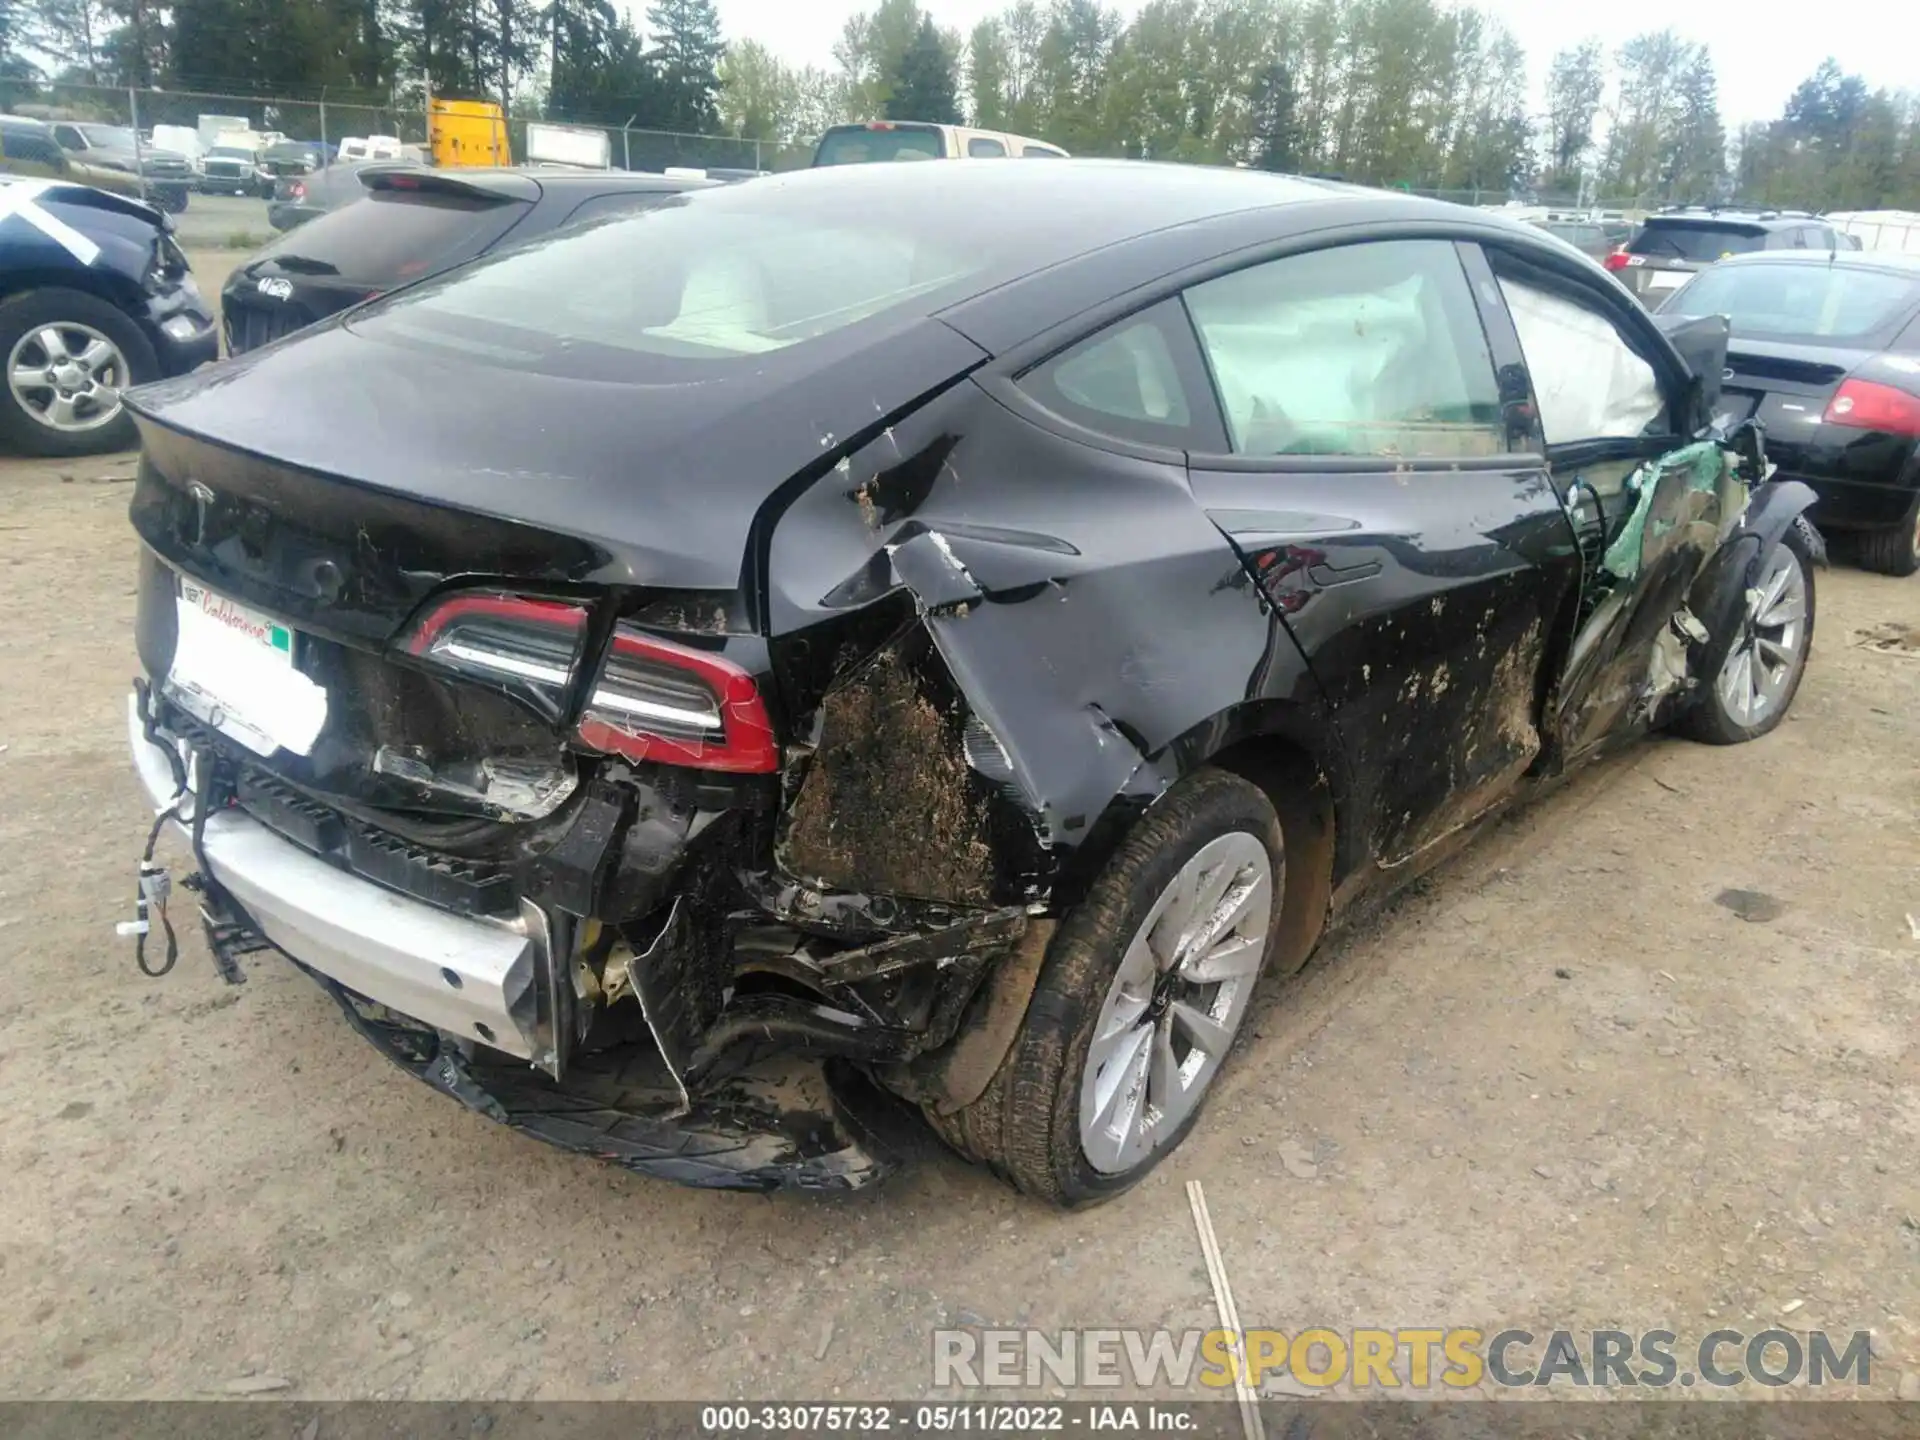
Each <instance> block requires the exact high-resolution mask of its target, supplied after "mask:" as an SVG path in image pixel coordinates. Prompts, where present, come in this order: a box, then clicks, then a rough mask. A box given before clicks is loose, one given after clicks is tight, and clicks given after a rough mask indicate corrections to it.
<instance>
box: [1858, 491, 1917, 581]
mask: <svg viewBox="0 0 1920 1440" xmlns="http://www.w3.org/2000/svg"><path fill="white" fill-rule="evenodd" d="M1860 563H1861V565H1863V566H1864V567H1865V568H1867V569H1868V570H1878V571H1879V572H1880V573H1881V574H1882V575H1911V574H1913V573H1914V572H1915V571H1916V570H1920V501H1916V502H1915V504H1914V507H1913V513H1912V514H1911V515H1909V516H1907V518H1906V519H1905V520H1903V521H1901V522H1900V523H1899V524H1898V525H1889V526H1887V527H1886V528H1884V529H1881V530H1869V531H1867V532H1866V534H1864V535H1862V536H1861V537H1860Z"/></svg>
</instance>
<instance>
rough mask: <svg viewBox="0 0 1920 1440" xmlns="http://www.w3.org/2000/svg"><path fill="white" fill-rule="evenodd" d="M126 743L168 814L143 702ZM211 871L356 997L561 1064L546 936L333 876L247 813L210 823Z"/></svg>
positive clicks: (534, 924) (270, 930) (539, 928)
mask: <svg viewBox="0 0 1920 1440" xmlns="http://www.w3.org/2000/svg"><path fill="white" fill-rule="evenodd" d="M127 741H128V744H129V745H130V746H131V747H132V750H133V759H134V765H135V766H136V768H137V769H138V770H139V772H140V780H141V783H142V784H143V785H145V786H146V789H147V793H148V794H149V795H150V796H151V797H152V799H153V804H154V805H155V806H156V807H158V806H161V805H164V804H166V803H167V801H168V800H169V799H171V798H172V796H173V793H174V778H173V768H172V766H171V764H170V763H169V762H168V759H167V753H166V751H164V750H163V749H161V748H160V747H159V746H157V745H155V744H154V743H153V742H152V741H150V740H149V739H147V736H146V731H145V727H144V725H143V724H142V722H141V716H140V702H139V697H138V696H130V697H129V699H128V703H127ZM202 843H203V846H204V850H205V856H206V863H207V866H208V868H209V869H211V870H212V871H213V878H214V879H216V880H218V881H219V882H220V884H221V886H222V887H223V888H225V890H226V891H227V893H228V894H230V895H231V896H232V897H233V899H234V901H235V902H236V903H237V904H239V905H240V906H241V907H242V908H243V909H244V910H245V911H246V915H247V918H248V919H249V920H250V921H252V923H253V925H254V926H255V927H256V928H257V929H258V930H259V931H260V933H261V935H262V936H263V937H264V938H265V939H267V940H268V941H270V942H272V944H273V945H274V946H275V947H277V948H278V949H280V950H282V951H284V952H285V953H286V954H287V955H289V956H291V957H292V958H294V959H295V960H298V961H299V962H300V963H301V964H302V965H304V966H306V967H308V968H309V969H311V970H313V971H315V972H318V973H319V974H322V975H325V976H328V977H330V978H331V979H333V980H335V981H337V982H339V983H340V984H341V985H344V986H346V987H347V988H348V989H350V990H352V991H354V992H355V993H357V994H360V995H365V996H368V997H369V998H371V999H373V1000H377V1001H379V1002H380V1003H381V1004H382V1005H385V1006H387V1007H389V1008H391V1009H393V1010H395V1011H398V1012H399V1013H401V1014H403V1015H408V1016H412V1017H413V1018H415V1019H416V1020H419V1021H421V1022H422V1023H424V1024H426V1025H429V1026H432V1027H433V1028H435V1029H438V1030H444V1031H446V1032H447V1033H449V1034H452V1035H458V1036H461V1037H462V1038H465V1039H470V1040H475V1041H478V1042H480V1043H483V1044H486V1045H490V1046H492V1047H494V1048H495V1049H497V1050H503V1051H505V1052H506V1053H507V1054H509V1055H514V1056H518V1057H519V1058H520V1059H522V1060H527V1061H531V1062H532V1063H534V1064H546V1063H551V1058H550V1050H551V1046H550V1045H548V1044H547V1043H546V1042H545V1040H544V1038H543V1034H542V1032H543V1028H544V1027H543V1026H542V1024H541V1006H540V1003H539V1001H540V997H539V984H538V980H539V976H540V974H541V972H542V971H543V970H544V969H545V968H546V967H545V963H544V961H545V955H544V947H545V945H546V943H547V939H546V936H547V930H546V926H545V925H544V923H542V921H541V917H540V916H539V915H538V914H537V913H536V914H534V915H526V914H524V913H523V915H522V917H521V918H520V919H519V920H518V921H515V922H513V923H511V924H492V923H488V922H485V921H479V920H470V919H466V918H464V917H462V916H459V915H453V914H449V913H448V912H446V911H444V910H437V909H435V908H433V907H432V906H430V905H424V904H422V903H421V902H420V901H418V900H414V899H410V898H409V897H407V896H405V895H399V894H396V893H394V892H393V891H391V890H385V889H382V888H381V887H380V886H378V885H375V884H374V883H372V882H371V881H369V880H363V879H361V878H360V877H359V876H357V875H350V874H348V873H346V872H345V871H342V870H338V869H335V868H334V867H333V866H332V865H329V864H327V863H326V862H325V861H324V860H321V859H320V858H318V857H317V856H315V855H312V854H309V853H308V852H307V851H305V850H302V849H301V848H300V847H299V846H297V845H295V844H294V843H293V842H292V841H290V840H286V839H284V838H282V837H281V836H279V835H276V834H275V833H274V832H273V831H271V830H269V829H268V828H267V827H266V826H264V825H262V824H261V823H260V822H259V821H258V820H255V819H253V818H252V817H251V816H249V815H246V814H243V813H242V812H240V811H238V810H222V811H220V812H218V813H217V814H210V815H208V817H207V823H206V826H205V829H204V831H203V833H202Z"/></svg>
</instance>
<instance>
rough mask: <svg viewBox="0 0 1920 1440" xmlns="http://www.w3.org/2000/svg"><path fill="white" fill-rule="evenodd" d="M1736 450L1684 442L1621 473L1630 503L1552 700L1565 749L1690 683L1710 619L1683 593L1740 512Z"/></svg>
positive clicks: (1650, 712)
mask: <svg viewBox="0 0 1920 1440" xmlns="http://www.w3.org/2000/svg"><path fill="white" fill-rule="evenodd" d="M1739 461H1740V457H1739V455H1738V454H1737V453H1736V452H1735V451H1734V450H1732V449H1730V448H1728V447H1727V446H1726V445H1724V444H1722V443H1720V442H1719V441H1718V440H1717V439H1707V440H1702V441H1698V442H1695V443H1694V444H1691V445H1687V446H1683V447H1682V448H1680V449H1678V450H1674V451H1671V452H1669V453H1668V454H1666V455H1663V456H1661V457H1660V458H1659V459H1657V460H1655V461H1652V462H1650V463H1649V464H1647V465H1644V466H1642V467H1641V468H1640V469H1638V470H1636V471H1635V472H1634V473H1633V474H1631V475H1630V476H1628V477H1627V481H1626V490H1627V493H1629V494H1630V495H1631V496H1632V497H1633V502H1632V506H1631V508H1630V509H1629V510H1628V511H1627V513H1626V515H1625V516H1624V518H1623V519H1622V520H1621V522H1620V523H1619V527H1618V529H1617V531H1616V533H1615V534H1614V535H1613V536H1612V538H1611V539H1609V540H1608V541H1607V543H1606V545H1605V547H1604V549H1603V550H1602V552H1601V555H1600V558H1599V563H1598V564H1597V565H1596V566H1595V567H1594V571H1593V573H1592V575H1591V577H1590V579H1589V581H1588V585H1587V589H1586V593H1585V594H1584V595H1583V596H1582V603H1581V606H1580V621H1579V628H1578V630H1577V631H1576V632H1575V635H1574V638H1573V641H1572V644H1571V646H1570V648H1569V651H1568V656H1567V664H1566V668H1565V672H1564V675H1563V678H1562V680H1561V682H1560V688H1559V693H1558V696H1557V697H1556V701H1555V706H1554V720H1553V729H1554V734H1555V737H1556V741H1557V751H1558V754H1559V756H1560V757H1561V758H1562V759H1564V758H1568V757H1571V756H1573V755H1576V754H1578V753H1579V752H1580V751H1581V750H1584V749H1586V748H1588V747H1589V746H1591V745H1593V744H1596V743H1598V742H1599V741H1601V740H1603V739H1605V738H1607V737H1609V736H1611V735H1614V734H1616V733H1618V722H1619V721H1620V720H1621V719H1622V718H1623V717H1625V718H1626V719H1628V721H1629V722H1630V723H1634V724H1638V723H1645V722H1649V721H1651V720H1652V719H1653V718H1654V717H1655V715H1656V713H1657V711H1658V710H1659V709H1660V708H1661V707H1662V706H1663V705H1665V704H1667V703H1669V702H1670V701H1671V700H1672V699H1673V698H1674V697H1676V696H1678V695H1681V694H1684V693H1686V692H1687V691H1688V690H1690V689H1691V688H1692V687H1693V685H1694V684H1695V683H1696V678H1697V677H1695V676H1694V675H1692V673H1691V670H1692V667H1693V665H1694V663H1695V661H1696V659H1697V657H1698V654H1699V653H1700V651H1701V649H1702V648H1704V644H1705V640H1704V639H1703V638H1702V637H1703V636H1705V635H1706V629H1707V627H1706V626H1705V625H1704V624H1703V622H1702V621H1701V620H1700V619H1699V618H1698V617H1697V616H1695V615H1693V614H1692V612H1691V611H1690V610H1689V609H1688V608H1687V601H1688V597H1689V596H1690V595H1692V594H1693V592H1694V587H1695V585H1696V584H1697V583H1698V582H1699V581H1700V580H1701V578H1702V576H1703V575H1704V574H1705V573H1706V571H1707V569H1708V567H1709V565H1711V564H1712V563H1713V562H1714V560H1715V558H1716V557H1717V556H1718V555H1720V554H1721V550H1722V546H1723V545H1724V544H1725V543H1726V541H1727V539H1728V538H1729V537H1730V536H1731V535H1733V533H1734V532H1735V531H1736V530H1738V529H1739V528H1740V525H1741V523H1742V520H1743V518H1744V516H1745V515H1746V511H1747V503H1748V499H1749V489H1748V485H1747V482H1746V479H1745V478H1744V477H1743V475H1742V474H1741V467H1740V464H1739Z"/></svg>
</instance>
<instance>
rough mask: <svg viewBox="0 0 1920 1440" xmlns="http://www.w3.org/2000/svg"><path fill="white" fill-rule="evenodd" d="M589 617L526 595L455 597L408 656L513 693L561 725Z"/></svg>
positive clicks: (410, 644)
mask: <svg viewBox="0 0 1920 1440" xmlns="http://www.w3.org/2000/svg"><path fill="white" fill-rule="evenodd" d="M586 624H587V612H586V610H585V609H583V608H582V607H581V606H578V605H569V604H567V603H566V602H564V601H559V600H530V599H528V598H527V597H526V596H524V595H497V594H496V595H487V594H472V595H455V596H453V597H452V598H451V599H448V600H444V601H442V602H441V603H440V604H439V605H437V606H436V607H434V609H432V610H431V611H429V612H428V613H427V615H426V618H425V619H423V620H421V622H420V623H419V624H418V625H416V626H415V627H414V629H413V631H412V633H410V634H409V635H408V636H407V639H406V649H407V653H408V654H409V655H414V656H417V657H418V658H420V659H422V660H426V661H428V662H430V663H432V664H434V665H437V666H439V667H440V668H441V669H443V670H451V671H453V672H454V673H455V674H457V675H464V676H466V677H467V678H468V679H470V680H479V681H483V682H485V683H487V684H491V685H495V686H498V687H500V688H502V689H506V690H511V691H513V692H515V693H517V694H519V695H521V696H523V697H524V698H526V699H529V700H531V701H533V702H534V704H535V706H536V707H537V708H538V709H539V710H540V711H541V712H542V713H544V714H546V715H548V716H550V717H553V718H555V719H557V718H559V716H560V714H561V712H562V711H563V710H564V708H565V705H566V698H567V686H568V685H569V684H570V683H571V681H572V679H573V673H574V666H575V664H576V662H577V661H578V660H579V654H580V637H581V635H582V634H583V633H584V632H585V630H586Z"/></svg>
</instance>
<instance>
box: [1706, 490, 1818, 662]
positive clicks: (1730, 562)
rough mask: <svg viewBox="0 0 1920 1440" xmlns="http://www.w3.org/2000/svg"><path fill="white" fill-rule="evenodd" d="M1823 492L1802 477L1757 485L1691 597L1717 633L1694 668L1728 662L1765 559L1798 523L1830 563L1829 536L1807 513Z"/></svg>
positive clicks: (1811, 544) (1711, 631)
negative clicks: (1824, 535)
mask: <svg viewBox="0 0 1920 1440" xmlns="http://www.w3.org/2000/svg"><path fill="white" fill-rule="evenodd" d="M1817 498H1818V497H1817V496H1816V495H1815V494H1814V492H1813V488H1812V487H1811V486H1809V485H1806V484H1804V483H1802V482H1801V481H1798V480H1771V481H1768V482H1767V483H1766V484H1764V485H1762V486H1760V487H1759V488H1758V489H1756V490H1755V491H1754V492H1753V494H1752V496H1751V498H1750V499H1749V500H1748V502H1747V509H1746V513H1745V514H1744V515H1742V516H1741V518H1740V524H1739V525H1738V526H1737V527H1736V528H1735V530H1734V532H1733V533H1732V534H1731V535H1729V536H1728V537H1727V539H1726V542H1725V543H1724V544H1722V545H1721V547H1720V549H1719V552H1718V553H1717V554H1715V555H1714V557H1713V559H1712V560H1711V561H1710V562H1708V564H1707V567H1706V569H1705V570H1703V571H1701V573H1700V575H1699V577H1698V578H1697V579H1696V580H1695V581H1694V583H1693V589H1692V590H1691V591H1690V592H1689V594H1688V596H1687V608H1688V609H1689V610H1691V611H1692V612H1693V614H1694V615H1695V616H1696V617H1698V618H1699V620H1700V621H1701V623H1702V624H1704V625H1705V627H1706V629H1707V633H1708V635H1709V636H1710V637H1711V638H1710V639H1709V640H1708V641H1707V642H1706V643H1705V644H1704V645H1699V646H1696V647H1694V653H1693V656H1692V659H1691V663H1690V667H1689V668H1690V669H1691V670H1692V671H1693V673H1694V674H1695V675H1699V676H1707V677H1712V676H1715V675H1718V674H1719V673H1720V667H1721V666H1723V665H1725V664H1726V663H1727V655H1728V652H1729V651H1731V650H1732V648H1733V645H1734V643H1735V642H1736V641H1737V640H1738V639H1739V637H1740V627H1739V625H1738V624H1736V623H1735V621H1736V618H1737V617H1738V615H1739V614H1740V610H1741V607H1742V606H1744V605H1745V604H1746V602H1747V589H1748V587H1749V586H1751V585H1752V584H1753V581H1754V579H1755V576H1756V573H1757V571H1758V569H1759V565H1760V561H1761V559H1762V557H1764V556H1765V555H1766V553H1767V551H1769V550H1770V549H1772V548H1773V545H1774V543H1775V542H1776V541H1777V540H1779V539H1780V537H1781V536H1783V535H1785V534H1786V533H1787V531H1788V530H1789V529H1791V528H1792V527H1794V526H1795V525H1798V526H1799V527H1800V531H1801V534H1802V535H1803V536H1805V538H1806V540H1807V543H1808V547H1809V548H1810V549H1811V550H1812V552H1813V560H1814V563H1815V564H1816V565H1825V564H1826V563H1827V546H1826V541H1825V540H1823V539H1822V538H1821V535H1820V532H1819V531H1818V530H1816V529H1815V528H1814V527H1813V522H1812V521H1810V520H1808V519H1807V518H1806V513H1807V511H1808V509H1809V508H1811V507H1812V505H1813V503H1814V501H1815V500H1816V499H1817Z"/></svg>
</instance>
